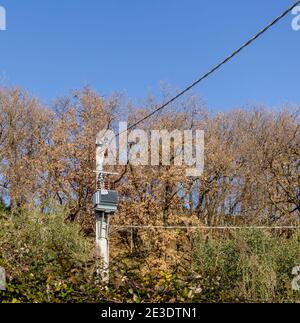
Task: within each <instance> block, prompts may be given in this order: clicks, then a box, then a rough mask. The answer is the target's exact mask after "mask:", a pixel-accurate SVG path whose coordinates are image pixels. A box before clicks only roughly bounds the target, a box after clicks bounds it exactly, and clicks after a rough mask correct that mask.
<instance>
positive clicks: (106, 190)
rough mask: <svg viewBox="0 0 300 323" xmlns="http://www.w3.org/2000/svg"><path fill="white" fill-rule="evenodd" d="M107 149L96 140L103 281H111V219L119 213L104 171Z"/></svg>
mask: <svg viewBox="0 0 300 323" xmlns="http://www.w3.org/2000/svg"><path fill="white" fill-rule="evenodd" d="M105 152H106V148H105V145H104V143H103V142H101V141H99V140H98V139H97V140H96V171H95V172H96V192H95V194H94V197H93V202H94V209H95V216H96V250H97V256H98V257H100V258H102V261H103V268H102V270H101V271H100V272H101V275H102V278H103V281H104V282H108V281H109V241H108V228H109V218H110V216H111V215H113V214H114V213H115V212H116V211H117V205H118V194H117V192H116V191H115V190H114V188H113V187H111V186H110V184H109V181H108V176H109V175H117V174H116V173H108V172H105V171H104V170H103V164H104V159H105Z"/></svg>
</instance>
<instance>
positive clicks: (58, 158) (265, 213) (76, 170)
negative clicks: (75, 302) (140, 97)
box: [0, 88, 300, 231]
mask: <svg viewBox="0 0 300 323" xmlns="http://www.w3.org/2000/svg"><path fill="white" fill-rule="evenodd" d="M168 95H170V94H169V93H164V98H165V99H166V98H167V97H168ZM156 106H157V102H156V100H155V98H153V97H150V98H148V99H147V100H145V102H144V103H143V104H141V107H134V106H133V104H131V103H126V102H125V103H124V100H123V99H122V97H121V96H120V95H113V96H111V97H102V96H100V95H99V94H97V93H96V92H94V91H92V90H91V89H83V90H81V91H77V92H74V93H72V94H70V95H69V96H65V97H63V98H60V99H58V100H57V101H56V102H54V103H53V104H52V105H51V106H50V107H47V108H46V107H45V106H44V105H43V104H42V103H41V102H40V101H39V100H38V99H36V98H34V97H32V96H30V95H29V94H28V93H26V92H25V91H23V90H21V89H19V88H2V89H1V90H0V194H1V198H2V200H3V201H5V202H6V203H7V204H9V206H10V208H11V209H12V210H17V209H18V208H20V207H22V206H24V205H25V206H26V205H28V204H29V203H33V204H35V205H36V206H39V207H40V208H41V210H42V211H43V208H46V204H47V201H49V200H55V201H56V202H57V203H58V204H60V205H62V206H68V208H69V210H70V212H69V214H68V218H69V220H71V221H79V222H80V223H82V225H83V227H85V228H86V230H87V231H89V230H90V229H91V224H92V222H91V221H90V217H89V216H88V215H91V213H92V208H91V197H92V194H93V192H94V189H95V184H94V173H93V170H94V168H95V137H96V134H97V133H98V131H99V130H102V129H116V128H117V123H118V122H119V121H128V123H129V124H130V123H132V122H134V121H136V120H138V119H139V118H140V117H142V116H144V115H145V114H146V113H148V112H149V111H151V110H152V109H154V108H155V107H156ZM140 127H142V128H143V129H146V130H150V129H158V130H159V129H167V130H169V131H172V130H173V129H182V130H183V129H185V130H188V129H202V130H204V131H205V168H204V174H203V176H202V177H201V178H189V177H186V176H185V172H184V169H183V167H180V168H179V167H175V166H172V165H171V166H162V165H161V166H153V167H150V166H147V167H135V166H132V165H130V164H128V165H127V166H124V167H115V169H114V170H115V171H118V172H119V173H120V176H119V177H117V178H115V181H116V185H117V188H118V190H119V192H120V196H121V207H120V212H119V216H118V220H116V221H117V222H118V224H124V223H127V224H145V223H148V224H149V223H152V224H159V223H165V224H171V223H177V222H180V219H177V217H178V216H184V217H185V218H186V217H193V218H195V219H197V220H199V221H201V223H203V224H205V225H218V224H231V223H246V224H271V223H274V222H276V221H279V222H280V223H286V224H290V223H292V222H293V221H295V220H298V219H299V214H300V199H299V197H300V188H299V186H300V185H299V153H300V149H299V143H300V137H299V135H300V129H299V109H297V108H288V107H284V108H282V109H278V110H276V111H275V110H271V109H268V108H264V107H255V108H252V109H236V110H233V111H230V112H224V113H218V114H209V113H208V112H207V109H206V108H205V106H204V105H203V103H202V102H201V100H200V99H198V98H197V97H195V96H189V97H185V98H184V99H182V100H181V101H179V102H178V103H177V104H175V105H173V106H171V107H169V108H168V109H167V110H166V111H164V112H162V113H160V114H157V115H156V116H154V117H152V118H151V119H148V120H147V121H145V122H144V123H143V124H141V125H140ZM116 132H117V130H116Z"/></svg>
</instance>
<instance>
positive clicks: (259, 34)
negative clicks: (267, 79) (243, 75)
mask: <svg viewBox="0 0 300 323" xmlns="http://www.w3.org/2000/svg"><path fill="white" fill-rule="evenodd" d="M297 5H300V0H299V1H296V2H295V3H294V4H293V5H291V6H290V7H289V8H287V9H286V10H285V11H284V12H283V13H282V14H281V15H279V16H278V17H277V18H275V19H274V20H273V21H272V22H271V23H269V24H268V25H267V26H266V27H264V28H263V29H262V30H260V31H259V32H258V33H257V34H256V35H255V36H253V37H252V38H250V39H249V40H247V41H246V42H245V43H244V44H243V45H242V46H240V47H239V48H238V49H237V50H235V51H234V52H233V53H232V54H230V55H229V56H227V57H226V58H225V59H224V60H223V61H221V62H220V63H218V64H217V65H215V66H214V67H213V68H211V69H210V70H209V71H208V72H207V73H205V74H204V75H202V76H201V77H200V78H199V79H197V80H196V81H194V82H193V83H192V84H190V85H189V86H188V87H186V88H185V89H184V90H182V91H181V92H179V93H178V94H177V95H176V96H174V97H173V98H172V99H170V100H169V101H167V102H165V103H164V104H162V105H161V106H159V107H158V108H156V109H155V110H153V111H152V112H151V113H149V114H148V115H146V116H145V117H143V118H142V119H140V120H139V121H137V122H135V123H134V124H132V125H130V126H129V127H128V128H127V130H130V129H133V128H134V127H136V126H137V125H139V124H140V123H142V122H143V121H145V120H147V119H148V118H150V117H152V116H153V115H154V114H156V113H157V112H159V111H161V110H163V109H164V108H166V107H167V106H168V105H170V104H171V103H173V102H174V101H176V100H177V99H178V98H180V97H181V96H183V95H184V94H185V93H187V92H189V91H190V90H191V89H192V88H193V87H195V86H196V85H197V84H199V83H200V82H202V81H203V80H205V79H206V78H208V77H209V76H210V75H211V74H213V73H214V72H215V71H217V70H218V69H219V68H221V67H222V66H223V65H224V64H226V63H227V62H229V61H230V60H232V59H233V58H234V57H235V56H236V55H237V54H239V53H240V52H241V51H242V50H243V49H245V48H246V47H248V46H249V45H251V44H252V43H253V42H254V41H255V40H256V39H258V38H259V37H261V36H262V35H263V34H264V33H265V32H266V31H268V30H269V29H270V28H271V27H272V26H274V25H275V24H277V23H278V22H279V21H280V20H282V19H283V18H284V17H285V16H286V15H287V14H288V13H289V12H291V11H292V10H293V9H294V8H295V7H296V6H297ZM127 130H125V131H127ZM125 131H122V132H120V133H118V134H117V135H116V137H118V136H120V135H121V134H122V133H124V132H125Z"/></svg>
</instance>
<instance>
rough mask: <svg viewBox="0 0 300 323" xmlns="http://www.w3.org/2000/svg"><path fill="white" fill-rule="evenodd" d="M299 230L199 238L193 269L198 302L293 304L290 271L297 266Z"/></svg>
mask: <svg viewBox="0 0 300 323" xmlns="http://www.w3.org/2000/svg"><path fill="white" fill-rule="evenodd" d="M299 236H300V235H299V231H298V232H295V233H293V235H292V236H290V237H288V236H286V235H282V236H279V235H278V234H275V233H271V231H263V230H255V229H252V230H249V229H248V230H246V229H244V230H242V231H237V232H234V233H232V234H231V236H230V237H228V236H226V237H220V236H214V235H212V234H211V235H209V236H207V237H205V238H204V237H198V239H197V243H196V247H195V251H194V270H195V272H197V273H198V274H200V276H201V277H202V280H201V284H200V285H201V288H202V294H201V295H200V297H199V301H208V302H290V301H291V302H293V301H300V292H293V291H292V288H291V281H292V279H293V276H292V269H293V267H295V266H297V265H299V264H300V248H299V247H300V244H299Z"/></svg>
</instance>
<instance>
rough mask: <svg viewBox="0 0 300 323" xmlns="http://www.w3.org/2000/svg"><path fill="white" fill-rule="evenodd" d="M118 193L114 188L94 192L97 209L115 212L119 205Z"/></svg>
mask: <svg viewBox="0 0 300 323" xmlns="http://www.w3.org/2000/svg"><path fill="white" fill-rule="evenodd" d="M118 200H119V197H118V193H117V191H114V190H106V189H99V190H97V191H96V192H95V194H94V198H93V201H94V208H95V211H101V212H104V213H115V212H116V211H117V206H118Z"/></svg>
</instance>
